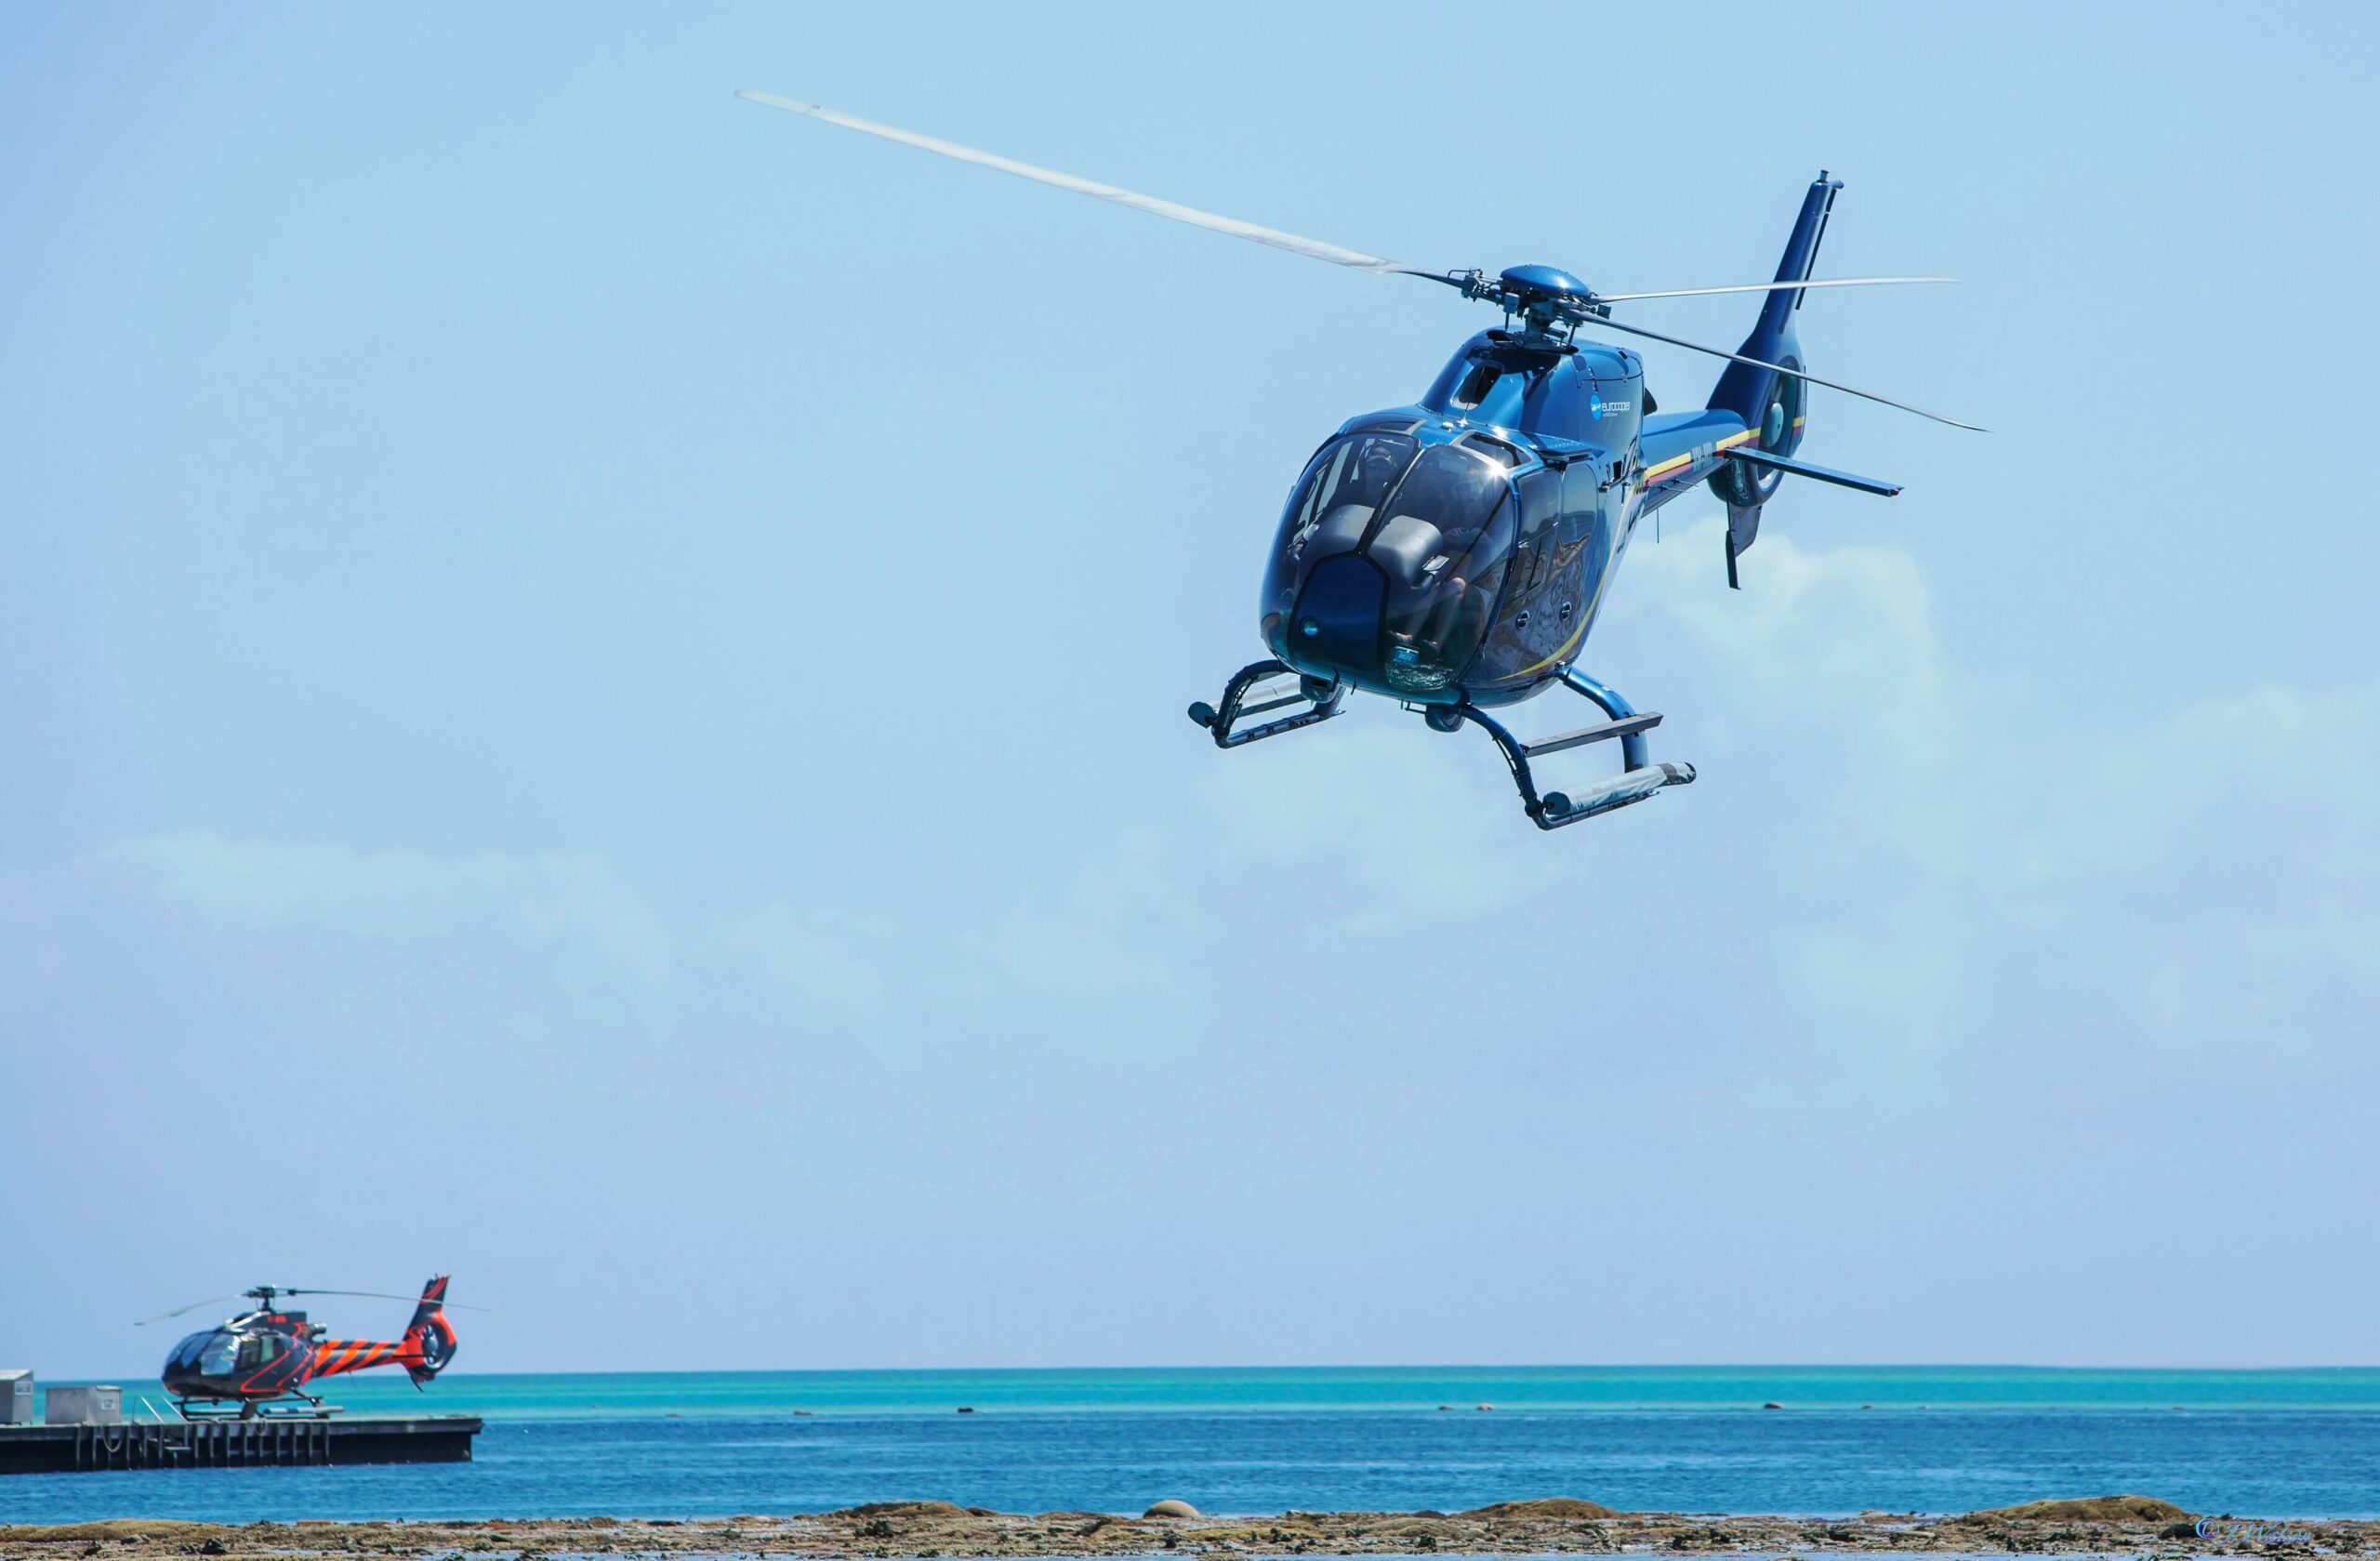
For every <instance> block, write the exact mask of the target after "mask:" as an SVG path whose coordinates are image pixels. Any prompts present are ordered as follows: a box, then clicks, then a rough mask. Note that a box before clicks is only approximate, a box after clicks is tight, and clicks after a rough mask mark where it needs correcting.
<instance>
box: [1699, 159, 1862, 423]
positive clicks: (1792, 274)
mask: <svg viewBox="0 0 2380 1561" xmlns="http://www.w3.org/2000/svg"><path fill="white" fill-rule="evenodd" d="M1842 189H1843V181H1842V180H1841V179H1829V178H1828V177H1827V176H1826V173H1825V171H1824V170H1820V171H1819V174H1818V178H1817V179H1813V180H1811V181H1810V188H1809V192H1808V193H1807V194H1805V196H1803V198H1802V214H1801V215H1800V216H1799V217H1797V218H1794V219H1793V232H1792V237H1790V238H1788V239H1787V240H1786V241H1785V254H1784V257H1783V258H1781V259H1779V260H1778V262H1777V275H1776V276H1775V277H1774V278H1773V280H1775V281H1778V282H1806V281H1808V280H1809V276H1810V272H1811V271H1812V270H1813V269H1815V268H1816V267H1817V265H1818V241H1819V240H1820V239H1822V238H1824V237H1825V236H1826V223H1827V218H1828V216H1829V215H1830V214H1831V213H1832V211H1833V210H1834V197H1835V196H1836V194H1837V193H1838V192H1841V191H1842ZM1808 296H1809V295H1808V294H1807V293H1805V292H1801V291H1799V290H1794V289H1780V290H1779V291H1777V292H1774V293H1771V294H1769V295H1768V296H1767V297H1766V298H1765V299H1764V300H1763V301H1762V303H1761V306H1760V318H1759V319H1758V320H1757V321H1755V322H1754V323H1753V324H1752V334H1751V335H1750V336H1747V337H1744V344H1743V345H1742V346H1741V347H1739V348H1738V349H1736V351H1739V352H1740V353H1742V354H1743V355H1744V356H1745V357H1747V358H1759V359H1762V360H1764V361H1765V362H1767V363H1772V364H1786V365H1787V366H1789V367H1792V368H1802V367H1805V366H1806V365H1805V364H1804V362H1803V359H1802V345H1801V342H1800V341H1799V340H1798V339H1797V338H1796V337H1795V336H1794V334H1793V316H1794V314H1795V313H1796V312H1797V311H1800V309H1801V307H1802V300H1803V299H1804V298H1807V297H1808ZM1801 390H1802V388H1801V383H1800V381H1798V380H1794V379H1790V378H1788V377H1786V376H1784V375H1780V374H1778V373H1777V372H1775V371H1774V370H1772V369H1765V368H1754V367H1752V365H1751V364H1728V365H1727V370H1726V373H1725V374H1722V375H1721V376H1719V383H1718V385H1717V386H1716V387H1715V388H1713V389H1712V392H1711V402H1710V404H1711V406H1712V408H1713V409H1714V410H1717V411H1722V412H1732V413H1734V414H1735V415H1736V416H1737V417H1741V418H1742V419H1743V420H1744V426H1745V427H1746V428H1749V429H1756V430H1762V431H1763V433H1764V435H1765V436H1767V437H1764V438H1763V439H1762V441H1761V445H1762V448H1763V449H1765V450H1767V451H1768V453H1769V454H1771V455H1775V456H1790V455H1792V453H1793V447H1794V446H1795V445H1797V444H1799V443H1801V442H1802V430H1801V408H1802V394H1801ZM1780 397H1781V398H1782V400H1783V402H1784V403H1785V409H1786V411H1787V413H1788V415H1789V426H1787V427H1785V428H1783V429H1780V430H1767V429H1765V427H1764V425H1765V421H1766V419H1767V417H1768V413H1769V409H1770V407H1771V406H1772V405H1774V404H1777V403H1778V402H1779V399H1780ZM1772 446H1773V447H1772Z"/></svg>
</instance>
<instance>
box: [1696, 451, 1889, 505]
mask: <svg viewBox="0 0 2380 1561" xmlns="http://www.w3.org/2000/svg"><path fill="white" fill-rule="evenodd" d="M1727 458H1728V459H1729V460H1735V461H1741V462H1743V463H1744V464H1745V465H1746V466H1753V467H1759V468H1760V469H1762V470H1765V471H1790V472H1792V474H1793V475H1794V476H1796V477H1809V478H1814V479H1816V480H1817V481H1818V482H1821V483H1833V484H1834V485H1835V486H1836V487H1838V488H1857V489H1858V490H1859V491H1860V492H1861V493H1863V494H1875V495H1877V496H1880V497H1883V498H1890V497H1892V496H1893V495H1895V494H1897V493H1898V492H1900V484H1899V483H1887V482H1884V480H1882V479H1881V478H1876V477H1860V476H1857V475H1854V474H1853V473H1851V472H1848V471H1837V470H1834V469H1833V468H1832V467H1827V466H1812V465H1811V464H1810V463H1809V462H1807V461H1797V460H1792V459H1790V458H1788V457H1787V456H1772V455H1770V454H1769V453H1768V452H1767V451H1765V450H1747V449H1745V448H1744V447H1743V446H1742V445H1740V444H1739V445H1738V446H1736V448H1734V449H1732V450H1730V451H1728V452H1727Z"/></svg>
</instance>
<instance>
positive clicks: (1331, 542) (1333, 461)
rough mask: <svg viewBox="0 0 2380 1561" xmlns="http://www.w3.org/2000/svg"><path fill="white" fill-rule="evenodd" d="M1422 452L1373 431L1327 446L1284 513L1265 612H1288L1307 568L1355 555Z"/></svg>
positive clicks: (1268, 573)
mask: <svg viewBox="0 0 2380 1561" xmlns="http://www.w3.org/2000/svg"><path fill="white" fill-rule="evenodd" d="M1419 448H1421V446H1420V444H1419V443H1417V442H1415V441H1414V440H1412V439H1411V438H1408V436H1406V435H1405V434H1401V433H1369V432H1366V433H1353V434H1349V435H1348V436H1347V437H1345V438H1343V439H1341V440H1339V441H1337V442H1336V443H1331V444H1328V445H1325V446H1324V447H1323V450H1322V453H1321V454H1320V455H1318V456H1316V457H1315V458H1314V461H1313V463H1312V464H1311V465H1309V466H1308V467H1307V468H1306V473H1305V477H1304V479H1303V480H1302V481H1301V482H1300V483H1298V486H1297V491H1296V492H1295V493H1293V494H1291V495H1290V496H1289V509H1287V510H1285V511H1284V512H1283V513H1282V516H1281V531H1280V535H1279V536H1277V537H1276V538H1275V540H1274V543H1273V557H1272V562H1271V564H1270V566H1269V567H1268V568H1267V569H1266V570H1265V572H1264V602H1263V608H1262V612H1263V614H1264V615H1267V616H1270V615H1277V614H1281V613H1286V612H1288V611H1289V603H1290V600H1291V599H1292V598H1293V597H1294V596H1296V594H1297V585H1298V580H1299V578H1300V576H1301V575H1302V571H1303V570H1304V568H1305V566H1306V565H1307V564H1309V563H1311V562H1314V561H1315V560H1316V559H1318V558H1327V557H1329V555H1331V554H1333V553H1345V552H1353V551H1354V550H1355V549H1356V547H1357V546H1359V545H1360V544H1361V543H1362V542H1363V539H1364V534H1365V533H1366V532H1367V531H1369V529H1370V528H1371V523H1372V521H1373V519H1374V517H1375V516H1376V515H1377V513H1378V511H1379V507H1380V501H1381V500H1382V499H1383V498H1385V497H1386V496H1388V491H1389V489H1390V488H1392V487H1394V486H1395V483H1396V479H1397V477H1398V475H1399V474H1401V473H1402V472H1403V471H1404V470H1405V468H1406V467H1407V466H1408V464H1409V463H1410V462H1411V461H1412V459H1413V453H1414V452H1415V451H1416V450H1418V449H1419Z"/></svg>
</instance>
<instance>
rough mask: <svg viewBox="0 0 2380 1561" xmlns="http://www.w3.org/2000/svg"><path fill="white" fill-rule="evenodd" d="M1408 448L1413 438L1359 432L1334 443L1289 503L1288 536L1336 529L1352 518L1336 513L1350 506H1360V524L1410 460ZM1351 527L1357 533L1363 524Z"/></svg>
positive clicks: (1361, 529)
mask: <svg viewBox="0 0 2380 1561" xmlns="http://www.w3.org/2000/svg"><path fill="white" fill-rule="evenodd" d="M1414 449H1415V445H1414V443H1413V441H1412V440H1411V439H1409V438H1408V437H1407V436H1405V435H1404V434H1401V433H1359V434H1355V435H1354V436H1353V437H1351V438H1348V439H1344V440H1342V441H1340V443H1338V444H1336V445H1334V446H1333V447H1332V448H1331V449H1330V450H1329V451H1328V452H1326V453H1325V456H1324V457H1323V459H1321V460H1319V461H1317V462H1316V463H1315V467H1314V470H1312V471H1311V472H1309V473H1308V474H1307V476H1306V480H1305V483H1304V484H1303V485H1302V487H1301V488H1300V489H1299V492H1298V496H1297V497H1296V498H1295V499H1294V500H1292V501H1291V503H1290V506H1289V513H1290V515H1291V516H1292V517H1293V523H1292V525H1291V532H1292V535H1297V534H1311V533H1312V532H1314V531H1316V530H1317V529H1319V528H1321V527H1322V526H1324V525H1325V524H1329V525H1330V526H1331V529H1332V530H1334V531H1336V530H1340V529H1342V527H1343V526H1344V523H1345V522H1346V521H1347V520H1350V519H1353V518H1354V517H1350V516H1345V515H1342V511H1343V510H1345V509H1348V508H1349V507H1350V506H1360V507H1361V508H1362V509H1363V510H1364V514H1363V516H1362V523H1358V524H1356V526H1355V534H1356V535H1357V536H1361V535H1362V534H1363V523H1369V521H1370V520H1371V518H1372V511H1373V509H1376V508H1377V507H1378V506H1379V504H1380V501H1381V500H1382V499H1383V498H1385V497H1387V496H1388V490H1389V487H1390V485H1391V484H1393V483H1395V481H1396V477H1397V473H1399V472H1401V471H1403V470H1405V467H1406V463H1408V461H1410V460H1412V458H1413V451H1414Z"/></svg>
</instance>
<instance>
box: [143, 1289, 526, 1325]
mask: <svg viewBox="0 0 2380 1561" xmlns="http://www.w3.org/2000/svg"><path fill="white" fill-rule="evenodd" d="M258 1290H271V1292H272V1293H273V1294H274V1295H277V1296H278V1295H356V1296H364V1297H366V1298H368V1299H370V1300H374V1301H419V1300H420V1299H421V1297H420V1296H418V1295H398V1294H395V1293H394V1292H392V1291H389V1290H302V1289H299V1288H298V1287H297V1286H294V1285H256V1286H252V1287H251V1288H249V1289H247V1290H240V1291H238V1292H237V1293H235V1294H231V1295H210V1296H208V1297H207V1298H206V1299H205V1300H204V1301H193V1302H192V1303H190V1304H189V1305H187V1306H177V1307H175V1308H174V1309H173V1310H172V1311H170V1312H160V1313H158V1314H157V1315H156V1316H153V1317H142V1318H141V1319H140V1320H139V1322H136V1323H134V1324H133V1325H132V1326H133V1327H135V1328H146V1327H148V1326H149V1325H150V1324H151V1323H152V1322H164V1321H165V1320H166V1319H167V1318H169V1317H179V1316H181V1315H182V1314H184V1313H185V1312H195V1311H197V1310H198V1309H199V1308H200V1307H202V1306H219V1305H221V1304H222V1303H224V1302H226V1301H238V1300H240V1299H242V1298H243V1297H249V1296H254V1295H255V1294H256V1293H257V1292H258ZM439 1304H440V1305H441V1306H443V1307H444V1308H445V1309H446V1310H448V1311H450V1312H485V1311H488V1310H489V1309H490V1308H488V1307H485V1306H468V1305H465V1304H463V1303H460V1302H456V1301H442V1302H440V1303H439Z"/></svg>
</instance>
